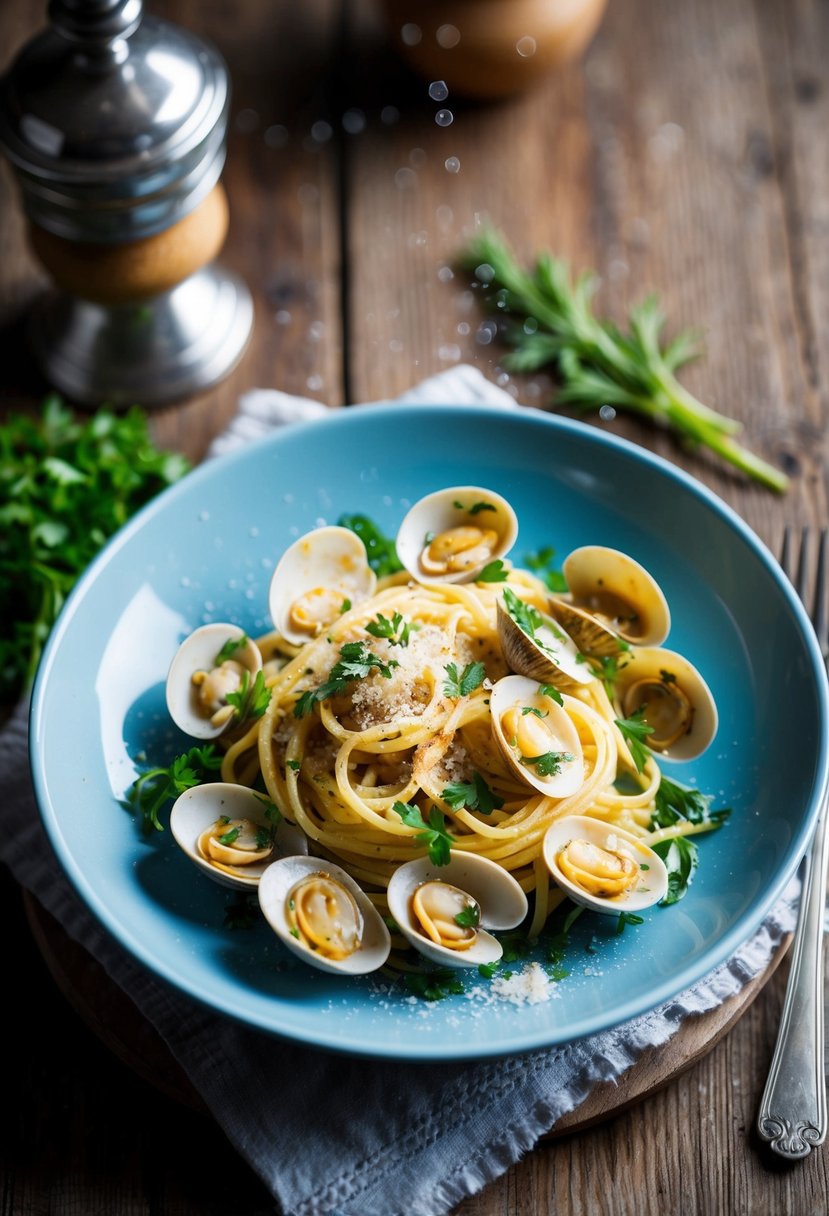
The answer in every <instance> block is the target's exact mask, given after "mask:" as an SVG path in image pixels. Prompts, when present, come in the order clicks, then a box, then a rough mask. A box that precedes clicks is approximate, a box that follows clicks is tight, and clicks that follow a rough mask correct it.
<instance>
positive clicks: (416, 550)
mask: <svg viewBox="0 0 829 1216" xmlns="http://www.w3.org/2000/svg"><path fill="white" fill-rule="evenodd" d="M517 535H518V521H517V519H516V516H515V512H514V511H513V509H512V507H511V506H510V504H509V503H508V502H507V500H506V499H505V498H502V497H501V495H500V494H496V493H494V492H493V491H492V490H486V489H483V488H481V487H480V486H454V487H450V488H449V489H446V490H437V491H436V492H435V493H434V494H428V495H427V496H426V497H425V498H421V499H420V500H419V501H418V502H416V503H415V504H414V506H413V507H411V509H410V510H409V512H408V514H407V515H406V517H405V518H404V520H403V522H402V524H401V525H400V529H399V531H398V533H397V539H396V545H397V554H398V557H399V558H400V561H401V562H402V563H403V565H404V567H405V568H406V570H408V572H409V574H411V576H412V578H414V579H416V580H417V581H418V582H421V583H427V584H428V583H471V582H474V580H475V579H476V577H477V576H478V575H479V574H480V573H481V571H482V570H483V569H484V567H485V566H487V565H489V564H490V563H491V562H493V561H496V560H498V559H501V558H504V557H505V556H506V554H507V553H508V552H509V550H510V549H511V548H512V546H513V545H514V544H515V540H516V537H517Z"/></svg>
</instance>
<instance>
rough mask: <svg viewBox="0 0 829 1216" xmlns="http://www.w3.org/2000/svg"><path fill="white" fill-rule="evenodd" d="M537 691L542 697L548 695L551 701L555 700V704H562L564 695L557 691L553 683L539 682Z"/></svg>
mask: <svg viewBox="0 0 829 1216" xmlns="http://www.w3.org/2000/svg"><path fill="white" fill-rule="evenodd" d="M538 691H539V692H540V693H541V696H542V697H549V698H550V700H551V701H555V703H556V705H563V704H564V697H563V696H562V695H561V693H560V692H559V691H558V689H557V688H556V686H555V684H539V686H538Z"/></svg>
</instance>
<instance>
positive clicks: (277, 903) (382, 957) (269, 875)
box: [259, 856, 391, 975]
mask: <svg viewBox="0 0 829 1216" xmlns="http://www.w3.org/2000/svg"><path fill="white" fill-rule="evenodd" d="M320 873H323V874H327V875H328V876H329V877H330V878H333V879H334V880H335V881H336V882H338V883H341V884H342V886H344V887H345V888H346V889H347V890H348V891H350V892H351V894H352V895H353V897H354V900H355V902H356V904H357V907H358V908H359V909H360V912H361V913H362V916H363V938H362V941H361V943H360V945H359V947H358V948H357V949H356V950H355V951H354V953H353V954H351V955H349V956H348V957H347V958H343V959H332V958H324V957H323V956H322V955H319V954H316V953H315V952H314V951H313V950H311V949H309V947H308V946H306V945H305V943H304V942H302V941H300V940H299V939H298V938H296V937H294V936H293V935H292V934H291V926H290V924H289V923H288V920H287V917H286V914H285V905H286V902H287V899H288V896H289V894H290V892H291V891H292V890H293V888H294V887H295V886H296V884H297V883H298V882H300V881H301V880H302V879H303V878H307V877H309V876H310V875H312V874H320ZM259 906H260V908H261V909H262V912H263V913H264V916H265V919H266V920H267V922H268V924H269V925H270V926H271V928H272V929H273V931H274V933H275V934H276V935H277V937H278V938H279V940H280V941H281V942H282V944H283V945H284V946H287V948H288V949H289V950H290V951H291V953H292V954H295V955H296V956H297V958H299V959H301V960H302V962H303V963H308V965H309V966H311V967H316V968H317V969H318V970H320V971H327V972H329V973H331V974H335V975H366V974H367V973H368V972H370V971H377V969H378V968H379V967H382V966H383V964H384V963H385V961H386V959H387V958H388V956H389V951H390V950H391V938H390V936H389V931H388V929H387V928H386V926H385V923H384V921H383V918H382V917H381V916H380V913H379V912H378V911H377V909H376V908H375V906H374V904H373V903H372V902H371V900H370V899H369V898H368V896H367V895H366V893H365V892H364V891H363V889H362V888H361V887H360V886H358V884H357V883H356V882H355V881H354V879H353V878H352V877H351V875H350V874H347V873H346V872H345V870H343V869H342V868H341V867H340V866H337V865H335V864H334V863H333V862H331V861H322V860H321V859H320V858H319V857H302V856H298V857H283V858H281V859H280V860H279V861H275V862H273V863H272V864H271V865H270V866H268V868H267V870H266V871H265V873H264V874H263V875H262V879H261V881H260V883H259Z"/></svg>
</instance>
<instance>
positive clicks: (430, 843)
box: [392, 802, 455, 866]
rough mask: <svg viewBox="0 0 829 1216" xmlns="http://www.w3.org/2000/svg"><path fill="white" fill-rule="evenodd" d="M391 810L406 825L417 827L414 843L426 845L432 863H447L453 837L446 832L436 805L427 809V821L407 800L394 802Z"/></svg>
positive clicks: (444, 864)
mask: <svg viewBox="0 0 829 1216" xmlns="http://www.w3.org/2000/svg"><path fill="white" fill-rule="evenodd" d="M392 810H393V811H394V812H395V813H396V814H398V815H399V816H400V818H401V819H402V820H403V822H404V823H405V824H406V827H409V828H417V829H418V834H417V836H415V838H414V840H415V844H421V845H426V848H427V849H428V852H429V860H430V861H431V862H432V864H433V865H436V866H448V865H449V850H450V849H451V847H452V845H453V844H454V841H455V838H454V836H450V835H449V833H448V832H447V830H446V824H445V821H444V818H443V815H441V813H440V811H439V810H438V808H437V807H436V806H433V807H432V808H431V810H430V811H429V822H428V823H426V821H425V820H424V818H423V816H422V815H421V813H420V808H419V807H416V806H411V805H410V804H409V803H408V802H395V803H394V804H393V806H392Z"/></svg>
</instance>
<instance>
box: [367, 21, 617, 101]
mask: <svg viewBox="0 0 829 1216" xmlns="http://www.w3.org/2000/svg"><path fill="white" fill-rule="evenodd" d="M380 3H381V8H382V10H383V13H384V16H385V20H386V23H387V26H388V30H389V37H390V38H391V40H392V42H393V43H394V45H395V46H396V47H397V49H398V50H399V52H400V54H401V55H402V56H403V58H405V59H406V60H408V62H409V63H410V64H411V65H412V67H414V68H415V70H416V71H418V72H419V73H421V74H422V75H423V76H426V77H428V78H429V79H431V80H444V81H446V84H447V85H448V87H449V90H450V92H452V93H457V94H460V95H462V96H465V97H472V98H478V99H482V100H484V99H488V98H496V97H505V96H508V95H509V94H511V93H517V92H520V91H521V90H522V89H526V88H529V87H530V86H531V85H533V84H535V83H536V81H538V80H539V79H540V78H541V77H543V76H544V75H546V74H547V73H548V72H549V71H551V70H552V69H554V68H556V67H558V66H559V65H560V64H563V63H566V62H567V61H568V60H571V59H574V58H576V57H577V56H578V55H580V54H581V53H582V51H583V50H584V49H585V48H586V46H587V45H588V43H589V42H590V39H591V38H592V37H593V35H594V34H595V32H596V30H597V29H598V26H599V22H600V21H601V19H602V15H603V13H604V10H605V6H606V3H607V0H380Z"/></svg>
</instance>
